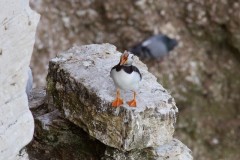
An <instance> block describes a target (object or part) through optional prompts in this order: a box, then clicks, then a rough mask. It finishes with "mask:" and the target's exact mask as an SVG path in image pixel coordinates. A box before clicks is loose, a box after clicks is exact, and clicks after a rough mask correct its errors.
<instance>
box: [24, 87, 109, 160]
mask: <svg viewBox="0 0 240 160" xmlns="http://www.w3.org/2000/svg"><path fill="white" fill-rule="evenodd" d="M44 93H46V91H45V90H44V89H43V88H35V89H34V90H33V91H32V93H31V97H32V98H31V99H30V104H32V105H33V107H31V111H32V113H33V116H34V120H35V126H36V127H35V133H34V140H33V141H32V142H31V143H30V144H29V145H28V146H27V153H28V154H29V158H30V159H31V160H45V159H46V160H49V159H64V160H73V159H76V160H78V159H79V160H89V159H91V160H95V159H100V157H102V156H103V155H104V152H105V148H106V146H105V145H104V144H103V143H100V142H99V141H98V140H96V139H94V138H92V137H90V136H89V135H88V134H87V133H86V132H84V131H83V130H82V129H81V128H80V127H78V126H76V125H74V124H73V123H71V122H70V121H68V120H66V119H65V118H64V117H63V116H62V114H61V113H60V112H59V111H58V110H57V109H56V107H55V110H53V111H51V110H49V108H54V107H53V106H52V104H51V102H50V103H49V102H48V100H47V96H46V94H44Z"/></svg>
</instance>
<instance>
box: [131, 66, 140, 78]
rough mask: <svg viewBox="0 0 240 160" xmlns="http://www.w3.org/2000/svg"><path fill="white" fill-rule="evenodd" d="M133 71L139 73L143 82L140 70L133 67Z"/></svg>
mask: <svg viewBox="0 0 240 160" xmlns="http://www.w3.org/2000/svg"><path fill="white" fill-rule="evenodd" d="M132 70H133V71H134V72H137V73H138V74H139V75H140V79H141V80H142V74H141V73H140V71H139V69H138V68H137V67H135V66H132Z"/></svg>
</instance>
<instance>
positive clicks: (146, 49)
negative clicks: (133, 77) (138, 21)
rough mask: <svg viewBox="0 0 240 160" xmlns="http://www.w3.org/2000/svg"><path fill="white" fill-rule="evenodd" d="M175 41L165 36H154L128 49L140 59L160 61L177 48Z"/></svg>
mask: <svg viewBox="0 0 240 160" xmlns="http://www.w3.org/2000/svg"><path fill="white" fill-rule="evenodd" d="M177 44H178V42H177V40H176V39H172V38H169V37H168V36H167V35H163V34H158V35H154V36H152V37H150V38H147V39H146V40H144V41H142V42H141V43H139V44H137V45H135V46H133V47H132V48H130V52H132V53H133V54H135V55H137V56H138V57H139V58H140V59H147V60H161V59H162V58H163V57H165V56H166V55H168V53H169V52H170V51H171V50H173V49H174V48H175V47H176V46H177Z"/></svg>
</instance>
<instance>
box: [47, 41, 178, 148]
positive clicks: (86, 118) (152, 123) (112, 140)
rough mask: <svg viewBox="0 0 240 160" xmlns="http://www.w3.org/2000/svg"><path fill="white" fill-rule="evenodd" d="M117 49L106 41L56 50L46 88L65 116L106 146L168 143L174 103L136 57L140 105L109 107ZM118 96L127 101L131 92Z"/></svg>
mask: <svg viewBox="0 0 240 160" xmlns="http://www.w3.org/2000/svg"><path fill="white" fill-rule="evenodd" d="M120 55H121V53H120V52H118V51H116V47H115V46H113V45H110V44H102V45H97V44H93V45H86V46H81V47H74V48H72V49H70V50H69V51H67V52H64V53H61V54H59V55H58V57H57V58H55V59H52V60H51V61H50V65H49V74H48V78H47V80H48V86H47V87H48V93H49V94H51V95H52V96H53V101H54V103H55V104H56V106H59V107H60V108H61V109H62V110H63V111H64V114H65V116H66V118H68V119H69V120H70V121H72V122H73V123H75V124H76V125H78V126H80V127H82V128H83V129H84V130H85V131H86V132H88V133H89V134H90V135H91V136H93V137H95V138H97V139H98V140H100V141H101V142H103V143H104V144H106V145H108V146H111V147H114V148H118V149H120V150H125V151H129V150H131V149H135V148H138V149H141V148H146V147H156V146H159V145H163V144H166V143H168V142H169V141H171V140H172V135H173V132H174V123H175V114H176V112H177V111H178V109H177V107H176V105H175V102H174V99H173V98H172V97H171V96H170V95H169V93H168V92H167V91H166V90H165V89H164V88H163V87H162V86H161V85H160V84H159V83H157V81H156V78H155V77H154V76H153V75H152V74H151V73H149V72H148V71H147V67H146V66H145V65H144V64H143V63H142V62H140V61H139V60H138V59H137V58H136V59H135V62H134V65H136V66H137V67H138V68H139V70H140V72H141V73H142V76H143V80H142V82H141V84H140V88H139V90H138V95H137V101H138V106H137V107H136V108H130V107H128V106H127V105H126V104H124V105H123V107H119V108H113V107H111V102H112V101H113V100H114V98H115V94H116V93H115V86H114V83H113V81H112V79H111V78H110V70H111V67H113V66H114V65H116V64H117V63H118V62H119V57H120ZM122 97H123V98H124V100H125V101H128V100H130V99H132V93H131V92H129V93H128V92H126V93H123V92H122Z"/></svg>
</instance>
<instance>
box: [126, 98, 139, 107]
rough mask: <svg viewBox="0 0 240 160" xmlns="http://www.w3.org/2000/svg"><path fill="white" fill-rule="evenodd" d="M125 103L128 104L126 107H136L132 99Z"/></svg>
mask: <svg viewBox="0 0 240 160" xmlns="http://www.w3.org/2000/svg"><path fill="white" fill-rule="evenodd" d="M127 103H128V105H129V106H130V107H136V106H137V102H136V100H135V99H133V100H131V101H129V102H127Z"/></svg>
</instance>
